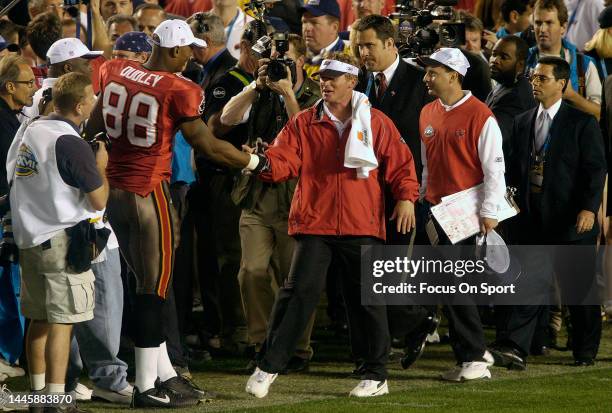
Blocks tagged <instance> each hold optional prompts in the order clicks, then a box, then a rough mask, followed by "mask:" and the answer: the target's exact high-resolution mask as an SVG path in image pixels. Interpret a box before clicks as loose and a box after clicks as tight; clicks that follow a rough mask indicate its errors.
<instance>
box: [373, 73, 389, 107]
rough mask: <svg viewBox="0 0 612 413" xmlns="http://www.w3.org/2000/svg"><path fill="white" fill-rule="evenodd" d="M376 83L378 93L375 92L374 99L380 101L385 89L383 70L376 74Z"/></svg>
mask: <svg viewBox="0 0 612 413" xmlns="http://www.w3.org/2000/svg"><path fill="white" fill-rule="evenodd" d="M376 83H377V84H378V93H377V94H376V100H378V102H380V101H381V100H382V98H383V96H384V95H385V91H386V90H387V78H386V77H385V74H384V73H383V72H378V74H377V75H376Z"/></svg>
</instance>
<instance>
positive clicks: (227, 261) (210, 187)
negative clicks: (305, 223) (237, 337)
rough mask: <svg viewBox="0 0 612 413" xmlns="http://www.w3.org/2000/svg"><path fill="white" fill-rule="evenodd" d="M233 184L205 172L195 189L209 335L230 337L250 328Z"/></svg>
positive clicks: (205, 323)
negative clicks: (243, 294)
mask: <svg viewBox="0 0 612 413" xmlns="http://www.w3.org/2000/svg"><path fill="white" fill-rule="evenodd" d="M232 184H233V178H232V176H229V175H222V174H211V173H208V174H205V173H203V172H202V173H201V175H200V179H199V181H198V183H197V184H196V185H194V187H193V189H192V190H193V191H194V194H193V198H192V202H193V211H194V221H195V227H196V234H197V254H198V255H197V258H198V275H199V281H200V295H201V296H202V306H203V307H204V321H203V324H204V325H203V329H204V335H206V336H224V337H230V336H231V335H232V334H233V333H234V332H235V330H236V328H237V327H240V326H245V325H246V322H245V320H244V313H243V310H242V301H241V298H240V288H239V286H238V271H239V270H240V259H241V249H240V233H239V230H238V222H239V221H240V213H241V209H240V208H239V207H237V206H236V205H235V204H234V203H233V201H232V200H231V197H230V193H231V190H232Z"/></svg>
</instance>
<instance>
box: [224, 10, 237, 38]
mask: <svg viewBox="0 0 612 413" xmlns="http://www.w3.org/2000/svg"><path fill="white" fill-rule="evenodd" d="M238 16H240V12H239V11H237V12H236V15H235V16H234V18H233V19H232V21H231V22H230V24H229V25H228V26H227V36H225V47H227V42H228V41H229V38H230V35H231V34H232V29H233V28H234V24H236V20H238Z"/></svg>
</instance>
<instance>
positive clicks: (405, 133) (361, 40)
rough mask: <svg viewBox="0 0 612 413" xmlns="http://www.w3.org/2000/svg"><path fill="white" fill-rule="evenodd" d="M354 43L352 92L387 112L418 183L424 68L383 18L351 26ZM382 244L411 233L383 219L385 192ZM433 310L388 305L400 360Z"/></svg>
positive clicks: (416, 343)
mask: <svg viewBox="0 0 612 413" xmlns="http://www.w3.org/2000/svg"><path fill="white" fill-rule="evenodd" d="M354 30H355V34H356V44H357V46H358V47H359V53H360V56H361V57H362V59H363V62H364V64H365V67H364V68H363V70H361V75H360V76H359V84H358V85H357V90H358V91H361V92H363V93H365V94H366V95H367V96H368V98H369V99H370V102H371V103H372V106H374V108H376V109H378V110H380V111H382V112H383V113H384V114H385V115H387V116H389V117H390V118H391V120H393V123H394V124H395V126H396V127H397V129H398V130H399V131H400V133H401V135H402V138H403V139H404V141H405V142H406V144H407V145H408V147H409V148H410V151H411V152H412V156H413V158H414V164H415V168H416V172H417V177H418V179H419V182H420V180H421V171H422V168H423V166H422V164H421V140H420V134H419V116H420V113H421V109H422V108H423V106H425V105H426V104H427V103H429V102H431V101H432V100H433V98H432V97H430V96H429V94H428V93H427V88H426V87H425V84H424V83H423V76H424V75H425V72H424V71H423V70H422V69H421V68H419V67H416V66H414V65H410V64H408V63H406V62H405V61H403V60H402V59H401V58H400V57H399V55H398V54H397V50H396V48H395V43H394V40H393V39H394V34H395V28H394V27H393V24H392V23H391V21H390V20H389V19H388V18H387V17H384V16H380V15H376V14H373V15H369V16H365V17H363V18H362V19H360V20H359V22H358V23H357V25H356V26H355V27H354ZM386 192H387V194H386V196H385V204H386V206H387V211H386V216H387V234H388V235H387V244H389V245H407V244H409V243H410V237H409V236H408V235H407V234H401V233H398V232H397V231H395V230H393V226H394V225H395V223H394V222H393V221H390V220H389V219H388V218H389V217H390V216H391V214H392V213H393V205H394V202H393V197H392V196H391V193H390V192H389V191H388V190H387V191H386ZM434 311H435V309H427V308H424V307H421V306H388V307H387V312H388V316H387V317H388V320H389V328H390V331H391V336H392V337H393V338H395V339H396V340H394V341H395V343H396V344H395V345H399V346H402V347H405V353H406V355H407V356H409V358H408V359H406V361H404V362H403V363H402V364H403V365H404V366H406V367H407V366H408V365H410V364H412V363H413V362H414V361H415V360H416V358H418V356H420V354H421V352H422V350H423V344H424V342H425V339H426V338H427V333H428V332H431V331H433V330H435V326H436V325H437V319H436V318H435V317H434V316H433V312H434Z"/></svg>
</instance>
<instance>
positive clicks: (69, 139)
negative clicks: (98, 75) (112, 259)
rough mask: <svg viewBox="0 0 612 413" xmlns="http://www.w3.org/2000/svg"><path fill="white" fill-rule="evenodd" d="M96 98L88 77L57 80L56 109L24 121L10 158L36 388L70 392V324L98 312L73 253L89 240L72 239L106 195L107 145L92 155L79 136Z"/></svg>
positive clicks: (86, 274)
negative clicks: (75, 229)
mask: <svg viewBox="0 0 612 413" xmlns="http://www.w3.org/2000/svg"><path fill="white" fill-rule="evenodd" d="M95 101H96V100H95V96H94V93H93V89H92V85H91V80H90V77H89V76H86V75H83V74H79V73H68V74H66V75H63V76H61V77H60V78H59V80H58V81H57V83H56V84H55V85H54V86H53V105H54V107H55V111H54V112H52V113H51V114H50V115H49V116H46V117H41V118H36V119H35V120H34V121H31V122H26V123H24V124H22V126H21V128H20V129H19V131H18V132H17V135H16V136H15V140H14V141H13V144H12V145H11V148H10V149H9V153H8V156H7V171H8V177H9V182H10V187H11V189H10V202H11V209H12V214H13V233H14V238H15V242H16V244H17V247H18V248H19V254H20V260H19V261H20V265H21V276H22V284H21V285H22V291H21V310H22V312H23V315H24V316H26V317H27V318H30V319H31V320H32V322H31V323H30V327H29V330H28V334H27V341H26V352H27V358H28V368H29V373H30V383H31V387H32V389H31V390H33V391H42V390H43V389H45V391H46V393H63V392H64V391H65V388H64V384H65V377H66V367H67V364H68V354H69V351H70V339H71V331H72V325H73V324H74V323H79V322H82V321H86V320H91V319H92V318H93V309H94V304H95V303H94V297H95V296H94V274H93V272H92V271H91V269H87V270H85V271H84V270H83V268H76V267H77V263H76V261H75V260H74V258H75V256H74V254H72V249H73V248H74V247H81V246H82V247H91V244H86V243H84V242H82V241H81V242H74V237H75V235H74V231H72V229H73V228H78V227H81V226H83V223H85V224H87V220H88V219H90V218H92V217H95V216H96V211H100V210H102V209H104V208H105V206H106V201H107V198H108V191H109V188H108V181H107V180H106V175H105V170H106V164H107V161H108V153H107V151H106V146H105V145H104V144H98V145H96V146H97V148H96V152H95V154H94V152H93V151H92V148H91V147H90V145H89V144H88V143H87V142H86V141H85V140H84V139H82V138H81V136H80V134H79V125H80V124H81V123H83V121H85V120H86V119H87V118H89V115H90V113H91V110H92V109H93V107H94V104H95ZM67 230H71V234H73V235H72V236H71V235H68V232H67ZM92 231H93V229H92ZM71 243H72V247H71ZM77 249H79V248H77ZM69 250H70V253H69ZM89 251H92V249H91V248H90V250H89ZM79 252H83V251H79ZM82 256H85V255H82ZM90 262H91V258H89V263H90ZM89 263H88V264H89Z"/></svg>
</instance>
